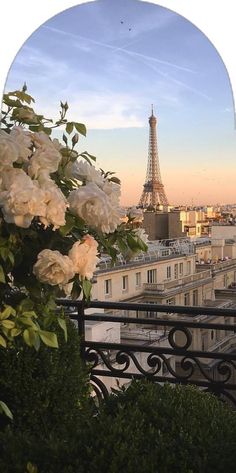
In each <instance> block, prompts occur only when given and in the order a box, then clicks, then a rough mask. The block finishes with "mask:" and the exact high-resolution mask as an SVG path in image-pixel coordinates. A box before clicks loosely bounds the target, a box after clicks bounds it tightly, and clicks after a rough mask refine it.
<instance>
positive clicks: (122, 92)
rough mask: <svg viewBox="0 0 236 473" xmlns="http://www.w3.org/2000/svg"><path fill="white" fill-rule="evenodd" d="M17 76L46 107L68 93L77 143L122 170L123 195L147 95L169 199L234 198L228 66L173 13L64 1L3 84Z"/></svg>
mask: <svg viewBox="0 0 236 473" xmlns="http://www.w3.org/2000/svg"><path fill="white" fill-rule="evenodd" d="M24 81H26V83H27V85H28V90H29V92H30V93H32V95H33V96H34V97H35V99H36V108H37V110H38V111H43V112H44V113H45V114H47V115H48V116H54V117H55V116H56V112H57V109H58V103H59V102H60V100H62V101H65V100H67V101H68V103H69V105H70V109H69V113H68V117H69V118H70V119H72V120H73V119H74V120H77V121H81V122H84V123H85V124H86V126H87V128H88V136H87V138H86V139H82V140H81V143H80V149H81V151H82V150H84V149H86V150H87V151H89V152H91V153H92V154H95V155H96V156H97V158H98V164H99V166H101V167H102V168H104V169H106V170H108V169H109V170H114V171H116V172H117V175H119V177H121V179H122V203H124V204H127V205H131V204H135V203H136V202H137V201H138V200H139V197H140V194H141V191H142V185H143V183H144V180H145V175H146V165H147V154H148V131H149V130H148V117H149V115H150V110H151V104H152V103H153V104H154V111H155V114H156V115H157V117H158V147H159V158H160V166H161V174H162V180H163V182H164V185H165V188H166V193H167V195H168V197H169V201H170V202H171V203H173V204H180V203H194V204H201V203H217V202H222V203H230V202H235V201H236V198H235V191H234V188H235V184H234V175H235V168H236V165H235V129H234V123H233V98H232V91H231V87H230V83H229V78H228V75H227V71H226V69H225V67H224V64H223V62H222V60H221V58H220V57H219V55H218V53H217V51H216V50H215V48H214V46H213V45H212V44H211V43H210V42H209V41H208V39H207V38H206V36H204V35H203V34H202V33H201V31H199V30H198V29H197V28H195V27H194V25H193V24H191V23H190V22H189V21H187V20H185V19H184V18H183V17H181V16H180V15H177V14H175V13H174V12H172V11H170V10H168V9H166V8H162V7H159V6H157V5H153V4H150V3H146V2H139V1H137V0H98V1H97V2H92V3H87V4H84V5H78V6H77V7H73V8H70V9H68V10H66V11H64V12H63V13H60V14H59V15H57V16H55V17H54V18H52V19H51V20H49V21H48V22H46V23H45V24H44V25H42V26H41V27H40V28H39V29H38V30H37V31H36V32H35V33H34V34H33V35H31V37H30V38H29V39H28V40H27V42H26V43H25V44H24V45H23V47H22V48H21V50H20V51H19V53H18V55H17V57H16V59H15V61H14V63H13V65H12V67H11V69H10V72H9V75H8V78H7V83H6V90H10V89H12V88H20V87H21V85H22V84H23V82H24Z"/></svg>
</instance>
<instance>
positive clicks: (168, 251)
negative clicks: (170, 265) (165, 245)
mask: <svg viewBox="0 0 236 473" xmlns="http://www.w3.org/2000/svg"><path fill="white" fill-rule="evenodd" d="M169 254H170V250H162V252H161V256H169Z"/></svg>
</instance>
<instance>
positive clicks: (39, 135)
mask: <svg viewBox="0 0 236 473" xmlns="http://www.w3.org/2000/svg"><path fill="white" fill-rule="evenodd" d="M32 139H33V142H34V145H35V147H36V148H41V147H42V146H45V147H49V146H52V141H51V140H50V138H49V136H48V135H47V134H46V133H44V131H38V132H35V133H33V134H32Z"/></svg>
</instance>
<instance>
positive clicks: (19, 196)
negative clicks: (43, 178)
mask: <svg viewBox="0 0 236 473" xmlns="http://www.w3.org/2000/svg"><path fill="white" fill-rule="evenodd" d="M2 189H3V190H2V192H0V207H2V212H3V216H4V219H5V220H6V222H8V223H15V225H17V226H19V227H23V228H28V227H29V226H30V224H31V221H32V219H33V218H34V217H36V216H44V215H45V214H46V204H45V192H44V191H42V190H41V189H39V186H38V183H37V182H35V181H32V180H31V179H30V177H29V176H27V174H26V173H25V172H24V171H23V170H22V169H15V168H10V169H9V167H8V168H7V169H5V170H3V173H2ZM6 189H7V190H6Z"/></svg>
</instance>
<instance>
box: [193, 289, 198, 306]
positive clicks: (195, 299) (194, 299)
mask: <svg viewBox="0 0 236 473" xmlns="http://www.w3.org/2000/svg"><path fill="white" fill-rule="evenodd" d="M193 305H198V290H197V289H195V291H193Z"/></svg>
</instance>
